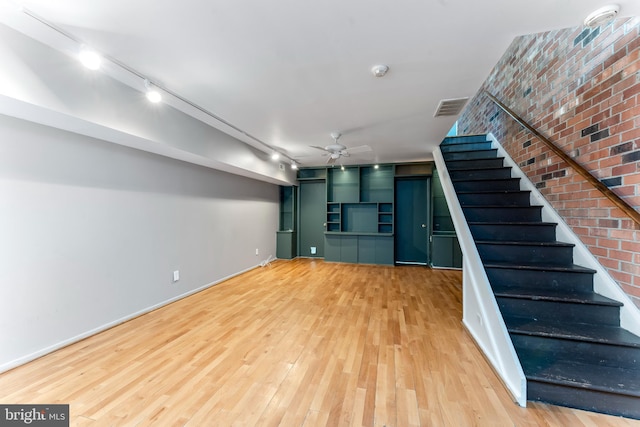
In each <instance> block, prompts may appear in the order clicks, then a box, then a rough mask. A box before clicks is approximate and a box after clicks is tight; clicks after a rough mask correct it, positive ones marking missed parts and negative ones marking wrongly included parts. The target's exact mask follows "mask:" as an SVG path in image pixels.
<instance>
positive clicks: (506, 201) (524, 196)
mask: <svg viewBox="0 0 640 427" xmlns="http://www.w3.org/2000/svg"><path fill="white" fill-rule="evenodd" d="M458 200H459V201H460V205H461V206H467V205H469V206H473V205H476V206H483V205H488V206H490V205H493V206H530V205H531V204H530V201H531V192H530V191H522V190H516V191H514V190H504V191H460V192H458Z"/></svg>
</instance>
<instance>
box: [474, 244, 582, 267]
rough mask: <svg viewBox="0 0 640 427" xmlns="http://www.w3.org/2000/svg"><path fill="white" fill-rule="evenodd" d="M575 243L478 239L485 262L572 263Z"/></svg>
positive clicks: (479, 250) (479, 248)
mask: <svg viewBox="0 0 640 427" xmlns="http://www.w3.org/2000/svg"><path fill="white" fill-rule="evenodd" d="M574 246H575V245H573V244H571V243H564V242H557V241H552V242H520V241H512V242H509V241H496V240H491V241H484V240H483V241H476V247H477V248H478V253H479V254H480V258H482V261H483V263H485V262H489V263H490V262H510V263H514V264H515V263H519V262H525V263H526V264H527V265H530V264H539V265H540V264H542V265H547V264H548V265H572V264H573V248H574Z"/></svg>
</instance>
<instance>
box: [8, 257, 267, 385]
mask: <svg viewBox="0 0 640 427" xmlns="http://www.w3.org/2000/svg"><path fill="white" fill-rule="evenodd" d="M260 266H261V265H260V264H258V265H255V266H253V267H249V268H247V269H245V270H242V271H239V272H237V273H234V274H231V275H229V276H226V277H223V278H222V279H220V280H216V281H215V282H211V283H208V284H206V285H203V286H201V287H199V288H196V289H192V290H190V291H188V292H185V293H184V294H181V295H177V296H175V297H173V298H170V299H168V300H166V301H162V302H160V303H158V304H154V305H152V306H150V307H147V308H144V309H142V310H139V311H137V312H135V313H132V314H130V315H128V316H124V317H122V318H120V319H117V320H114V321H112V322H109V323H105V324H104V325H101V326H98V327H97V328H94V329H91V330H89V331H86V332H83V333H82V334H79V335H76V336H75V337H71V338H69V339H66V340H64V341H60V342H58V343H56V344H53V345H50V346H48V347H45V348H43V349H40V350H38V351H35V352H33V353H30V354H27V355H25V356H22V357H19V358H17V359H14V360H11V361H10V362H7V363H4V364H2V365H0V373H3V372H6V371H8V370H10V369H13V368H16V367H18V366H20V365H24V364H25V363H28V362H31V361H32V360H35V359H38V358H39V357H42V356H44V355H46V354H49V353H53V352H54V351H56V350H60V349H61V348H63V347H66V346H68V345H71V344H75V343H76V342H78V341H82V340H83V339H85V338H88V337H90V336H92V335H96V334H98V333H100V332H104V331H106V330H107V329H110V328H113V327H114V326H118V325H120V324H121V323H124V322H127V321H129V320H131V319H134V318H136V317H139V316H142V315H143V314H147V313H149V312H152V311H153V310H156V309H158V308H162V307H164V306H166V305H169V304H171V303H173V302H176V301H178V300H181V299H183V298H186V297H188V296H191V295H193V294H196V293H198V292H201V291H204V290H206V289H208V288H210V287H212V286H215V285H217V284H219V283H221V282H224V281H225V280H229V279H231V278H233V277H235V276H239V275H241V274H243V273H246V272H248V271H251V270H254V269H256V268H258V267H260Z"/></svg>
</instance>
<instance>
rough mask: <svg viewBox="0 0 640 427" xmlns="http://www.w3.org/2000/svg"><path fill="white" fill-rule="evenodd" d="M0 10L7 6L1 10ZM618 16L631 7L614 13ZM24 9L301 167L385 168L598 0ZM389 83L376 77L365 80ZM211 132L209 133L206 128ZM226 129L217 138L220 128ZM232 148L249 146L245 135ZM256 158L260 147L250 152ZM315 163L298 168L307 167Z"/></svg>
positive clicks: (281, 1) (70, 2) (419, 154)
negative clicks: (537, 40) (544, 36)
mask: <svg viewBox="0 0 640 427" xmlns="http://www.w3.org/2000/svg"><path fill="white" fill-rule="evenodd" d="M0 1H7V0H0ZM617 3H618V4H620V5H621V16H631V15H640V2H639V1H637V0H621V1H618V2H617ZM22 4H23V5H24V7H25V8H26V9H27V10H29V11H31V12H33V13H34V14H36V15H38V16H40V17H42V18H43V19H44V20H46V21H48V22H50V23H52V24H53V25H55V26H56V27H59V28H61V29H63V30H64V31H65V32H67V33H69V34H70V35H72V36H74V37H75V38H77V39H80V40H82V41H84V42H85V43H87V44H89V45H91V46H93V47H94V48H96V49H97V50H98V51H100V52H102V53H104V54H105V55H107V56H108V57H111V58H114V59H116V60H117V61H119V62H121V63H123V64H126V65H127V66H129V67H131V68H132V69H135V70H137V71H138V72H140V73H142V74H143V75H145V76H146V77H148V78H149V79H150V80H152V81H154V82H157V83H158V84H159V85H161V86H163V87H166V88H168V89H169V90H171V91H172V92H174V93H176V94H178V95H180V97H182V98H184V99H186V100H188V101H190V102H192V103H194V104H196V105H198V106H199V107H202V108H204V109H205V110H207V111H209V112H211V113H213V114H214V115H216V116H218V117H220V118H222V119H224V120H225V121H227V122H229V123H231V124H232V125H233V126H235V127H237V128H239V129H241V130H242V131H243V132H245V133H246V134H248V135H250V136H252V137H255V138H257V139H258V140H260V141H262V142H264V143H266V144H267V145H268V146H271V147H274V148H277V149H278V150H281V151H282V152H283V153H284V154H286V155H287V156H289V157H290V158H294V159H299V162H300V163H302V165H303V166H310V165H318V164H323V163H324V162H325V161H326V158H324V159H323V158H322V157H318V156H317V154H319V153H320V152H319V151H317V150H315V149H313V148H310V147H309V146H310V145H320V146H324V145H328V144H329V143H331V138H330V133H331V132H333V131H339V132H342V134H343V137H342V139H341V142H342V143H343V144H345V145H347V146H357V145H362V144H367V145H369V146H371V147H372V148H373V153H372V154H373V155H372V156H371V157H369V158H366V157H365V158H359V157H352V158H350V159H345V162H344V163H345V164H348V163H372V162H379V163H387V162H406V161H419V160H425V159H429V158H431V151H432V150H433V147H434V146H435V145H437V144H438V143H439V142H440V141H441V140H442V138H443V137H444V136H445V134H446V133H447V131H448V130H449V128H450V127H451V126H452V124H453V123H454V120H455V117H444V118H442V117H440V118H434V117H433V114H434V112H435V109H436V107H437V105H438V103H439V101H440V100H441V99H450V98H459V97H472V96H473V95H474V94H475V92H476V91H477V89H478V88H479V87H480V85H481V84H482V82H483V81H484V80H485V78H486V77H487V75H488V74H489V72H490V71H491V68H492V67H493V65H494V64H495V63H496V62H497V61H498V60H499V59H500V57H501V56H502V54H503V53H504V52H505V50H506V49H507V47H508V46H509V44H510V43H511V41H512V40H513V38H514V37H516V36H518V35H521V34H529V33H537V32H542V31H546V30H550V29H557V28H565V27H574V26H579V25H581V22H582V20H583V19H584V17H585V16H586V15H587V14H588V13H589V12H591V11H592V10H594V9H596V8H598V7H600V6H602V5H603V4H606V2H603V1H600V0H564V1H562V0H535V1H533V0H528V1H522V0H485V1H477V0H475V1H474V0H437V1H429V0H422V1H417V0H394V1H378V0H324V1H308V0H271V1H259V0H227V1H223V0H218V1H216V0H181V1H177V0H84V1H79V0H56V1H51V0H32V1H29V0H25V1H22ZM375 64H386V65H388V66H389V67H390V71H389V73H388V74H387V76H386V77H384V78H375V77H373V75H372V74H371V73H370V69H371V67H372V66H373V65H375ZM214 125H215V123H214ZM223 128H224V126H222V127H221V129H223ZM240 139H244V140H245V141H247V142H249V143H251V144H254V145H255V140H252V138H250V137H248V136H247V135H244V134H242V135H241V137H240ZM258 146H260V144H258ZM312 155H315V156H313V157H308V156H312Z"/></svg>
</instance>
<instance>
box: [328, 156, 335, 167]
mask: <svg viewBox="0 0 640 427" xmlns="http://www.w3.org/2000/svg"><path fill="white" fill-rule="evenodd" d="M335 162H336V159H335V158H333V157H331V156H329V158H328V159H327V164H328V165H332V164H334V163H335Z"/></svg>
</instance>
